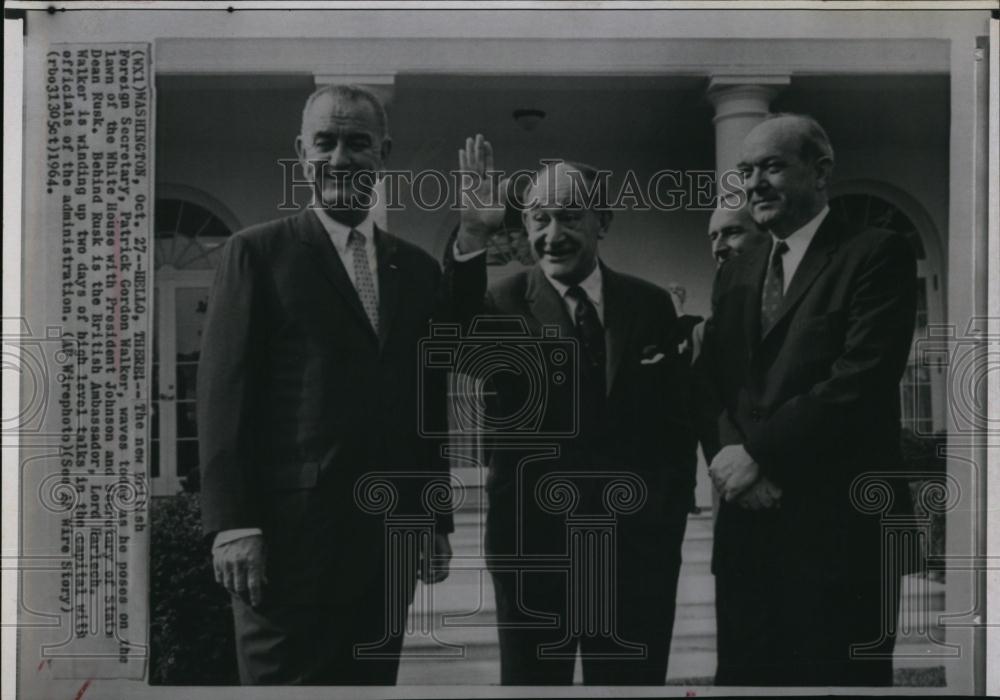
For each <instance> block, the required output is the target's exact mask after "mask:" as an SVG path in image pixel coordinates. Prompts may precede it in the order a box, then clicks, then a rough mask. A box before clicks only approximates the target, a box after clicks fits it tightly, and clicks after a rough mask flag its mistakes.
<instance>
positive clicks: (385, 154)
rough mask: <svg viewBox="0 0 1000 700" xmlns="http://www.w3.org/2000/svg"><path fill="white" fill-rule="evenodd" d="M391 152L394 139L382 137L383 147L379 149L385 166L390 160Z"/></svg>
mask: <svg viewBox="0 0 1000 700" xmlns="http://www.w3.org/2000/svg"><path fill="white" fill-rule="evenodd" d="M390 153H392V139H391V138H389V137H388V136H386V137H385V138H384V139H382V147H381V148H380V149H379V156H380V157H381V158H382V165H383V166H384V165H385V163H386V161H388V160H389V154H390Z"/></svg>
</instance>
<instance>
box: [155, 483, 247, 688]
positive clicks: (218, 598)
mask: <svg viewBox="0 0 1000 700" xmlns="http://www.w3.org/2000/svg"><path fill="white" fill-rule="evenodd" d="M150 516H151V518H152V526H151V527H152V530H151V533H150V537H151V542H150V583H151V589H150V610H151V624H150V647H151V648H150V670H149V682H150V683H152V684H156V685H228V684H235V683H238V681H239V679H238V675H237V671H236V655H235V651H234V641H233V614H232V609H231V608H230V605H229V594H228V593H226V592H225V590H224V589H223V588H222V587H221V586H220V585H219V584H217V583H216V582H215V578H214V576H213V575H212V562H211V553H210V550H209V547H208V544H207V543H206V541H205V538H204V536H203V534H202V531H201V513H200V506H199V503H198V494H196V493H180V494H178V495H176V496H170V497H167V498H154V499H153V501H152V505H151V506H150Z"/></svg>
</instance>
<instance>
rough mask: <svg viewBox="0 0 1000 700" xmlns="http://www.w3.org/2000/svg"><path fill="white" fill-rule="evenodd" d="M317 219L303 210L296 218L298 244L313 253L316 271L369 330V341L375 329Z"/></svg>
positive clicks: (317, 214)
mask: <svg viewBox="0 0 1000 700" xmlns="http://www.w3.org/2000/svg"><path fill="white" fill-rule="evenodd" d="M318 217H319V212H315V211H311V210H309V209H306V210H305V211H303V212H302V213H301V214H300V215H299V227H298V228H299V232H300V234H301V237H300V240H301V241H302V243H303V244H305V245H307V246H309V247H310V248H311V249H312V251H313V252H314V253H315V255H314V256H313V260H315V264H316V266H317V267H318V268H319V271H320V272H321V273H322V275H323V276H324V277H325V278H326V279H327V280H329V282H330V284H331V285H333V288H334V289H336V290H337V292H338V293H339V294H340V296H341V297H342V298H343V300H344V303H346V304H347V306H348V308H350V309H351V310H352V311H353V313H354V315H355V316H356V317H357V318H358V320H359V321H360V322H361V323H362V325H363V326H364V327H365V328H367V329H368V331H369V332H370V333H371V336H372V338H375V329H373V328H372V324H371V321H369V320H368V314H366V313H365V309H364V307H363V306H362V305H361V299H360V298H359V297H358V292H357V290H356V289H355V288H354V285H353V284H351V278H350V277H348V276H347V270H345V269H344V263H343V262H341V260H340V255H338V254H337V250H336V249H335V248H334V247H333V241H331V240H330V236H329V235H328V234H327V232H326V229H324V228H323V224H322V223H320V220H319V218H318ZM380 325H381V324H380Z"/></svg>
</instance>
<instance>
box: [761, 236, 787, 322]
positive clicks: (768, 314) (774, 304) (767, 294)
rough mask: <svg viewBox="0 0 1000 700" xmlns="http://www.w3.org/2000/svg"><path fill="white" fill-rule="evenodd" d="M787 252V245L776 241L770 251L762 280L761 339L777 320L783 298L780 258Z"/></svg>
mask: <svg viewBox="0 0 1000 700" xmlns="http://www.w3.org/2000/svg"><path fill="white" fill-rule="evenodd" d="M787 252H788V244H787V243H785V242H784V241H778V242H777V243H776V244H775V245H774V250H772V251H771V262H770V264H769V265H768V266H767V276H766V277H765V278H764V292H763V294H761V299H760V336H761V337H762V338H763V337H764V336H765V335H766V334H767V332H768V331H769V330H771V326H773V325H774V322H775V321H777V320H778V308H779V307H780V306H781V300H782V299H783V298H784V296H785V266H784V264H783V263H782V261H781V258H782V256H783V255H784V254H785V253H787Z"/></svg>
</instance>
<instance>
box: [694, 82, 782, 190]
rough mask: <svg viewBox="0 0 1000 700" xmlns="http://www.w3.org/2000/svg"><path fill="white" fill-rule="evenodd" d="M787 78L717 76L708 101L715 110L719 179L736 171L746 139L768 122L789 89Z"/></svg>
mask: <svg viewBox="0 0 1000 700" xmlns="http://www.w3.org/2000/svg"><path fill="white" fill-rule="evenodd" d="M789 82H790V78H789V77H788V76H787V75H714V76H712V79H711V81H710V82H709V84H708V92H707V97H708V99H709V101H710V102H711V103H712V106H713V107H715V118H714V119H713V120H712V121H713V122H714V124H715V171H716V175H717V176H718V175H721V173H723V172H725V171H727V170H732V169H733V168H734V167H735V166H736V162H737V160H738V159H739V156H740V149H741V147H742V145H743V139H744V138H746V135H747V134H749V133H750V130H751V129H753V128H754V127H755V126H757V125H758V124H760V123H761V122H762V121H764V117H766V116H767V115H768V113H769V112H770V111H771V100H773V99H774V98H775V96H776V95H777V94H778V93H779V92H780V91H781V90H782V89H783V88H785V87H787V86H788V84H789Z"/></svg>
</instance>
